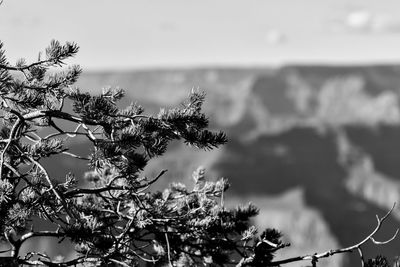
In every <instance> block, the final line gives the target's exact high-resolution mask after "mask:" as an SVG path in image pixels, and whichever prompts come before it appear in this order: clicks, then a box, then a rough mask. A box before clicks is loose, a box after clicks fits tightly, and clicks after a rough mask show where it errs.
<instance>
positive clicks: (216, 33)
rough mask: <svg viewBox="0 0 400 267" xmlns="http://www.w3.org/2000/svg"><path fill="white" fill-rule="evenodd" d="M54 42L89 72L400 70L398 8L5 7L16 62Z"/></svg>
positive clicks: (91, 1) (14, 0) (306, 3)
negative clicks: (378, 66) (320, 66)
mask: <svg viewBox="0 0 400 267" xmlns="http://www.w3.org/2000/svg"><path fill="white" fill-rule="evenodd" d="M52 39H57V40H60V41H61V42H65V41H74V42H76V43H78V44H79V46H80V47H81V49H80V52H79V54H78V55H77V57H76V59H74V60H73V61H72V63H79V64H80V65H81V66H82V67H83V68H84V69H89V70H111V69H117V70H126V69H142V68H153V67H154V68H160V67H161V68H168V67H199V66H200V67H201V66H241V67H243V66H248V67H251V66H271V65H272V66H276V65H283V64H290V63H298V64H313V63H325V64H371V63H400V49H399V47H400V1H399V0H240V1H239V0H114V1H110V0H109V1H106V0H84V1H80V0H68V1H66V0H36V1H32V0H3V3H2V5H0V40H1V41H2V42H3V43H4V48H5V49H6V50H7V55H8V58H9V61H10V62H12V63H13V62H15V61H16V60H17V59H18V58H20V57H24V58H27V59H28V60H34V59H35V58H37V55H38V52H39V51H43V50H44V48H45V47H46V46H47V45H48V44H49V43H50V40H52Z"/></svg>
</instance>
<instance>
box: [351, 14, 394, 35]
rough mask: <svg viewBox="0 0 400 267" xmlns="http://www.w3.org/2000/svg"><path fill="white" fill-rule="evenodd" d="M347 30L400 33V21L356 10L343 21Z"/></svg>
mask: <svg viewBox="0 0 400 267" xmlns="http://www.w3.org/2000/svg"><path fill="white" fill-rule="evenodd" d="M343 24H344V26H345V27H346V29H348V30H351V31H356V32H368V33H388V32H391V33H394V32H400V19H397V18H395V17H393V16H391V15H388V14H379V13H372V12H370V11H367V10H356V11H353V12H350V13H348V14H347V16H346V17H345V18H344V20H343Z"/></svg>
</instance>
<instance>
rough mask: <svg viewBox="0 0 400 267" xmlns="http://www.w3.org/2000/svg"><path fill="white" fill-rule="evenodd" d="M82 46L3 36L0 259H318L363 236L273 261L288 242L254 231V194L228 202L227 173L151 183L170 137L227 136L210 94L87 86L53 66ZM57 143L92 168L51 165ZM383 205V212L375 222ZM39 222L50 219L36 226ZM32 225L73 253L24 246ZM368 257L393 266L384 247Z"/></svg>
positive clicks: (210, 141)
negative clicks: (166, 94) (175, 101)
mask: <svg viewBox="0 0 400 267" xmlns="http://www.w3.org/2000/svg"><path fill="white" fill-rule="evenodd" d="M77 52H78V46H77V45H76V44H75V43H65V44H60V43H59V42H58V41H52V42H51V44H50V46H49V47H48V48H47V49H46V50H45V53H44V56H43V57H42V56H40V57H39V58H38V60H37V61H36V62H33V63H27V62H25V60H22V59H21V60H18V62H17V63H16V64H15V65H12V64H10V63H9V62H8V61H7V59H6V57H5V53H4V50H2V44H1V43H0V110H1V111H0V116H1V127H2V130H1V132H0V232H1V233H2V235H1V237H0V241H1V242H2V244H4V245H5V246H6V247H7V249H6V250H4V251H2V252H1V254H0V255H1V256H2V258H0V266H12V265H24V264H26V265H44V266H80V265H83V266H143V265H146V264H149V265H156V266H164V265H166V266H168V265H169V266H203V265H207V266H229V265H237V266H279V265H282V264H285V263H289V262H293V261H300V260H309V261H310V262H312V264H313V265H316V263H317V260H318V259H319V258H322V257H328V256H331V255H333V254H336V253H342V252H348V251H351V250H354V249H359V248H360V246H361V245H362V244H363V243H359V244H358V245H357V246H355V247H351V248H348V249H339V250H332V251H329V252H326V253H321V254H313V255H306V256H300V257H294V258H290V259H286V260H280V261H274V255H275V252H276V251H278V250H279V249H282V248H284V247H286V246H288V244H286V243H283V242H282V240H281V233H279V232H278V231H276V230H274V229H266V230H265V231H263V232H261V233H260V234H259V233H258V230H257V228H256V227H255V226H253V225H252V224H251V218H252V217H254V216H256V215H257V214H258V209H257V208H256V207H255V206H253V205H251V204H249V205H247V206H241V207H237V208H234V209H228V208H226V207H225V206H224V192H225V190H227V189H228V183H227V181H226V180H225V179H220V180H217V181H207V180H206V179H205V170H204V169H203V168H199V169H198V170H196V171H195V172H194V173H193V179H194V180H195V185H194V187H193V188H188V187H187V186H186V185H184V184H181V183H173V184H171V185H170V186H169V187H168V188H166V189H164V190H163V191H161V192H157V191H154V190H151V187H152V185H153V184H154V183H156V182H157V181H158V180H159V179H161V178H162V176H163V174H164V173H165V172H166V170H161V171H160V173H159V174H158V175H157V176H156V177H147V176H146V175H145V174H144V172H143V170H144V168H145V166H146V165H147V163H148V161H149V160H151V159H152V158H155V157H159V156H162V155H163V154H164V153H165V152H166V150H167V148H168V144H169V143H170V142H171V141H173V140H181V141H183V142H184V143H186V144H187V145H189V146H193V147H197V148H200V149H213V148H217V147H219V146H220V145H222V144H224V143H226V142H227V137H226V136H225V134H224V133H222V132H213V131H210V130H209V129H208V123H209V122H208V118H207V117H206V115H205V114H204V113H202V110H201V108H202V104H203V102H204V98H205V96H204V94H203V93H200V92H196V91H192V92H191V93H190V95H189V97H188V99H187V100H186V101H184V102H183V103H182V105H181V106H179V107H177V108H173V109H163V110H161V111H160V112H159V113H158V114H157V115H147V114H145V112H144V109H143V108H142V107H141V106H139V105H138V104H131V105H129V106H128V107H126V108H123V109H121V108H119V106H118V101H119V100H121V99H122V98H123V97H124V92H123V90H120V89H117V88H107V89H105V90H103V92H102V93H101V94H99V95H91V94H89V93H86V92H82V91H81V90H79V88H77V87H76V86H74V83H75V82H76V81H77V79H78V77H79V75H80V74H81V69H80V67H79V66H72V67H69V68H68V69H67V70H65V69H64V70H63V71H61V72H55V71H54V70H53V69H52V68H54V67H61V66H63V65H64V61H65V59H68V58H70V57H72V56H74V55H76V53H77ZM67 106H70V108H69V109H68V108H67ZM69 110H71V111H69ZM66 125H68V127H67V126H66ZM71 125H73V128H72V130H71ZM76 138H86V139H87V140H88V141H89V142H90V144H91V146H92V149H91V152H90V153H89V154H88V155H76V154H73V153H72V152H71V151H69V144H70V143H71V142H73V141H74V140H76ZM55 155H64V156H65V157H72V158H75V159H79V160H83V161H86V162H87V166H88V169H87V173H86V175H85V177H76V176H75V175H74V173H72V172H71V173H67V174H65V175H64V176H63V177H53V176H51V175H50V174H49V172H48V170H47V169H46V167H45V164H44V163H43V161H44V159H46V158H49V157H54V156H55ZM82 179H85V181H86V182H85V183H82ZM386 217H387V216H385V217H384V218H381V219H379V218H378V227H377V230H379V228H380V226H381V223H382V222H383V220H384V219H385V218H386ZM44 222H46V224H47V225H51V227H49V229H47V230H43V229H41V227H39V226H40V225H41V224H43V223H44ZM375 232H376V231H374V232H373V234H374V233H375ZM373 234H372V235H371V236H370V237H371V238H372V236H373ZM37 237H51V238H55V239H57V240H58V241H59V242H71V243H72V244H73V245H74V246H75V252H76V253H75V254H74V255H75V257H73V258H68V259H65V260H60V259H58V258H50V257H49V256H48V255H46V254H44V253H42V252H41V251H31V252H29V253H28V254H26V255H22V253H21V251H23V249H22V248H23V246H24V245H25V244H26V241H28V240H30V239H33V238H37ZM372 240H373V239H372ZM366 264H367V266H386V265H385V260H384V259H382V258H379V259H376V260H370V261H368V262H367V263H366Z"/></svg>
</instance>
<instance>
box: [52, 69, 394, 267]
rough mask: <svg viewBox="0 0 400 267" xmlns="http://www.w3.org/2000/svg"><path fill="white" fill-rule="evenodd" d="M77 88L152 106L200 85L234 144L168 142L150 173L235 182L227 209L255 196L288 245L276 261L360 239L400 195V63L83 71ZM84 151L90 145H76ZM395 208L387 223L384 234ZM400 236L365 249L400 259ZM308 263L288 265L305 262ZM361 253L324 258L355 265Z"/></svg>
mask: <svg viewBox="0 0 400 267" xmlns="http://www.w3.org/2000/svg"><path fill="white" fill-rule="evenodd" d="M78 86H79V87H80V88H81V89H82V90H88V91H91V92H93V93H96V92H100V91H101V88H102V87H106V86H119V87H121V88H124V89H125V90H126V94H127V97H126V99H125V100H124V101H123V103H121V105H126V104H129V103H130V102H138V103H139V104H141V105H143V106H144V107H145V108H146V111H147V112H148V113H152V114H156V113H157V112H158V111H159V109H160V107H164V108H169V107H173V106H175V105H179V103H180V102H181V101H182V100H183V99H184V98H185V97H186V96H187V95H188V93H189V91H190V90H191V89H192V88H195V89H197V88H199V89H200V90H203V91H205V92H206V93H207V97H206V103H205V107H204V108H205V113H206V114H207V115H208V116H209V117H210V120H211V127H212V128H213V129H221V130H223V131H225V132H226V133H227V135H228V138H229V142H228V144H227V145H225V146H224V147H222V148H220V149H218V150H215V151H199V150H196V149H190V148H186V147H185V146H184V145H182V144H179V143H174V144H172V145H171V148H170V150H169V152H168V153H167V155H166V156H165V157H161V158H159V159H156V160H155V161H154V162H152V163H151V164H150V166H149V167H148V168H147V169H146V170H145V175H147V176H154V175H156V174H157V173H158V171H159V170H160V169H162V168H166V169H168V172H167V175H166V176H165V177H164V179H163V180H162V181H161V185H159V186H158V188H159V189H161V188H163V186H165V185H166V184H168V183H170V182H172V181H181V182H184V183H186V184H188V185H189V186H190V185H191V184H192V179H191V172H192V171H194V170H195V169H196V167H197V166H198V165H203V166H205V167H206V168H207V170H208V176H209V179H217V178H218V177H226V178H228V180H229V181H230V183H231V189H230V190H229V191H228V193H227V194H228V197H227V198H226V201H227V202H228V204H229V205H236V204H239V203H246V202H248V201H252V202H253V203H255V204H256V205H257V206H258V207H259V208H260V216H259V217H257V219H256V223H257V224H258V225H260V226H261V227H276V228H278V229H279V230H281V231H282V232H283V234H284V235H285V238H286V240H287V241H289V242H291V243H292V247H291V248H290V249H286V250H284V251H283V252H284V254H278V255H277V257H278V258H282V257H291V256H297V255H299V254H305V253H314V252H321V251H324V250H328V249H334V248H337V247H343V246H348V245H351V244H353V243H355V242H358V241H359V240H361V239H362V238H363V237H364V236H365V235H366V234H368V233H369V232H370V231H371V230H372V229H373V228H374V227H375V224H376V221H375V214H380V215H382V214H384V213H386V212H387V210H388V209H390V207H391V206H392V205H393V203H394V202H399V200H400V106H399V97H400V66H351V67H350V66H349V67H336V66H288V67H283V68H279V69H260V68H257V69H251V68H245V69H240V68H232V69H224V68H215V69H213V68H207V69H187V70H180V69H178V70H151V71H150V70H149V71H135V72H115V73H113V72H98V73H90V72H89V73H84V74H83V75H82V76H81V78H80V80H79V82H78ZM71 150H73V152H77V153H81V154H85V153H87V152H88V151H89V150H88V148H87V146H85V145H83V143H82V144H75V145H73V147H72V148H71ZM58 163H60V164H61V165H62V166H61V167H60V166H59V165H58V166H57V164H49V168H50V169H51V170H50V171H51V172H52V173H53V174H57V175H58V174H59V173H60V171H61V170H62V171H64V170H65V171H67V170H70V169H73V170H74V172H75V173H76V174H77V175H82V173H83V172H84V168H85V165H84V164H83V163H79V162H71V160H70V159H69V158H68V159H67V158H66V159H65V160H63V159H60V160H59V161H58ZM399 222H400V210H399V208H396V210H395V212H394V216H393V218H392V219H391V220H390V221H389V222H388V224H387V225H386V226H385V227H384V229H382V230H383V231H382V235H381V236H380V237H381V238H382V239H386V238H389V237H390V236H391V235H392V234H393V233H394V231H395V229H396V226H398V225H399ZM399 247H400V239H397V240H395V241H394V242H392V243H390V244H389V245H385V246H381V247H376V246H366V247H365V248H364V249H365V250H364V252H365V257H366V258H370V257H374V256H375V255H376V254H384V255H386V256H388V257H389V259H392V258H393V257H394V256H395V255H400V250H399ZM307 264H309V263H308V262H302V263H295V264H292V265H290V266H307ZM359 264H360V263H359V258H358V254H357V252H355V253H353V254H351V255H344V256H343V257H341V256H339V257H337V256H335V257H333V258H331V259H328V260H325V261H324V262H323V266H359Z"/></svg>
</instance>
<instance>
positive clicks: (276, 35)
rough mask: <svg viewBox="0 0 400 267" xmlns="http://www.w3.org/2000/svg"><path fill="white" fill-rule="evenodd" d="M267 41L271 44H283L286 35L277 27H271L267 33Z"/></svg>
mask: <svg viewBox="0 0 400 267" xmlns="http://www.w3.org/2000/svg"><path fill="white" fill-rule="evenodd" d="M265 41H266V42H267V43H268V44H270V45H277V44H281V43H283V42H285V41H286V36H285V34H283V33H282V32H280V31H279V30H276V29H271V30H269V31H268V32H267V34H266V35H265Z"/></svg>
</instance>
